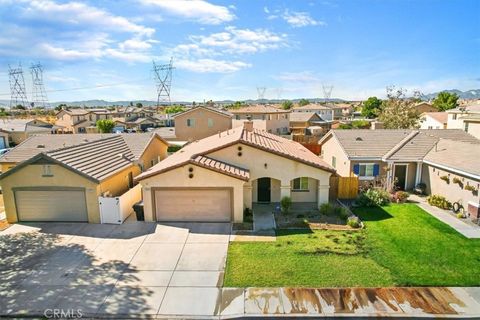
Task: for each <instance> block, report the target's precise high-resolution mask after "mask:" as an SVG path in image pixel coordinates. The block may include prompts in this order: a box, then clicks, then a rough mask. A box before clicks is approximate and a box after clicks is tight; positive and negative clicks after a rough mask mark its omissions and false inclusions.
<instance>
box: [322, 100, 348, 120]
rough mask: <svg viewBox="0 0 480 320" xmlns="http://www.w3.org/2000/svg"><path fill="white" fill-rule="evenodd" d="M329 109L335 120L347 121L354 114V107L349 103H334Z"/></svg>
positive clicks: (328, 105)
mask: <svg viewBox="0 0 480 320" xmlns="http://www.w3.org/2000/svg"><path fill="white" fill-rule="evenodd" d="M327 107H328V108H330V109H331V110H332V111H333V120H341V119H346V118H348V117H349V116H351V115H352V114H353V106H352V105H351V104H348V103H332V104H327Z"/></svg>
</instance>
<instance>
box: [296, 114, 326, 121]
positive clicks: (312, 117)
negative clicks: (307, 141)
mask: <svg viewBox="0 0 480 320" xmlns="http://www.w3.org/2000/svg"><path fill="white" fill-rule="evenodd" d="M295 121H298V122H307V121H322V119H321V118H320V116H319V115H318V114H317V113H315V112H292V113H290V122H295Z"/></svg>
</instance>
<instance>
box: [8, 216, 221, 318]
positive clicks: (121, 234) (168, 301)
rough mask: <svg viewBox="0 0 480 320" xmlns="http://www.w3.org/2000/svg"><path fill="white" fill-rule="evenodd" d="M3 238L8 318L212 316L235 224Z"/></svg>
mask: <svg viewBox="0 0 480 320" xmlns="http://www.w3.org/2000/svg"><path fill="white" fill-rule="evenodd" d="M0 235H1V236H0V279H2V282H1V284H0V289H1V291H0V310H1V313H2V315H14V314H15V315H21V314H29V315H44V312H45V310H48V309H62V310H71V309H73V310H77V309H81V313H82V314H83V315H84V316H85V315H96V316H102V315H105V316H107V315H122V314H129V315H135V314H142V315H156V314H160V315H164V316H168V315H172V316H173V315H183V316H213V315H214V314H215V313H216V311H215V309H216V305H217V300H218V298H219V294H220V287H221V286H222V283H223V272H224V268H225V261H226V256H227V249H228V243H229V238H230V224H228V223H193V224H188V223H182V224H156V223H143V222H134V223H126V224H123V225H118V226H117V225H96V224H81V223H37V224H23V225H21V224H17V225H13V226H12V227H10V228H8V229H7V230H5V231H3V232H1V233H0Z"/></svg>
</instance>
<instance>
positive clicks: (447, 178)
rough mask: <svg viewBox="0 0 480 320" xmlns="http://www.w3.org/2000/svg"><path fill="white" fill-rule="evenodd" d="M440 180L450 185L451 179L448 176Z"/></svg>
mask: <svg viewBox="0 0 480 320" xmlns="http://www.w3.org/2000/svg"><path fill="white" fill-rule="evenodd" d="M440 179H441V180H443V181H445V182H446V183H447V184H449V183H450V178H449V177H448V176H441V177H440Z"/></svg>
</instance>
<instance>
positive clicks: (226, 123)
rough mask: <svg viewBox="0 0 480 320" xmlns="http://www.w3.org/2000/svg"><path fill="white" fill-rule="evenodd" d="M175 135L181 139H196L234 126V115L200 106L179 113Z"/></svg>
mask: <svg viewBox="0 0 480 320" xmlns="http://www.w3.org/2000/svg"><path fill="white" fill-rule="evenodd" d="M173 120H174V121H175V136H176V139H177V140H181V141H195V140H199V139H203V138H206V137H208V136H211V135H213V134H216V133H219V132H221V131H225V130H228V129H231V128H232V115H231V114H229V113H227V112H224V111H222V110H219V109H214V108H210V107H205V106H199V107H195V108H191V109H188V110H186V111H183V112H180V113H177V114H176V115H174V116H173Z"/></svg>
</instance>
